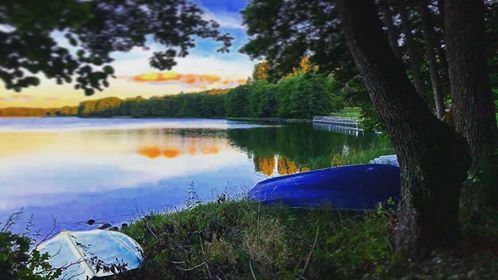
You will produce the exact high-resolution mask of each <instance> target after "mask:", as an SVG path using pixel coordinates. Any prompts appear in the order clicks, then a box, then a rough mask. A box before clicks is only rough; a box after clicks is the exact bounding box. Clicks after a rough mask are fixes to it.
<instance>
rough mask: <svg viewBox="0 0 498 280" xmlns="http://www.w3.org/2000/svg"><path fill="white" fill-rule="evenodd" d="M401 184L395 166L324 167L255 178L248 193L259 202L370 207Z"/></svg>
mask: <svg viewBox="0 0 498 280" xmlns="http://www.w3.org/2000/svg"><path fill="white" fill-rule="evenodd" d="M400 188H401V181H400V172H399V168H398V167H396V166H392V165H385V164H365V165H351V166H342V167H336V168H326V169H320V170H314V171H309V172H303V173H298V174H293V175H287V176H282V177H276V178H271V179H268V180H265V181H262V182H259V183H258V184H257V185H256V186H255V187H254V188H253V189H252V190H250V191H249V193H248V197H249V198H250V199H253V200H256V201H258V202H261V203H263V204H275V203H282V204H284V205H287V206H290V207H319V206H323V205H327V204H330V205H332V206H333V207H334V208H337V209H344V210H365V209H374V208H375V207H377V206H378V205H379V203H384V202H386V201H388V200H389V199H392V200H394V201H395V202H396V201H397V200H398V198H399V193H400Z"/></svg>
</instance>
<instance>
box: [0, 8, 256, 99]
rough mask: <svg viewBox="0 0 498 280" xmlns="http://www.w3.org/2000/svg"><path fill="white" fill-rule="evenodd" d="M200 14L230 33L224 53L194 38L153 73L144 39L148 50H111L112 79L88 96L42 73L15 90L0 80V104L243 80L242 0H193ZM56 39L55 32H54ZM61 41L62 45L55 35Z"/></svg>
mask: <svg viewBox="0 0 498 280" xmlns="http://www.w3.org/2000/svg"><path fill="white" fill-rule="evenodd" d="M197 2H198V3H199V4H200V6H201V7H202V8H203V9H204V11H205V13H206V16H207V17H208V18H212V19H214V20H216V21H218V22H219V23H220V25H221V29H222V31H224V32H229V33H230V34H231V35H232V36H233V37H234V40H233V46H232V47H231V48H230V53H228V54H226V53H225V54H222V53H217V52H216V49H217V48H218V47H219V46H220V45H219V44H218V43H216V42H213V41H210V40H201V39H198V40H197V44H196V47H195V48H194V49H192V50H191V51H190V55H189V56H187V57H186V58H181V59H178V60H177V62H178V64H177V65H176V66H175V67H173V69H172V70H171V71H167V72H159V71H158V70H155V69H152V68H151V67H150V66H149V64H148V58H149V57H151V54H152V52H154V51H155V50H159V49H160V47H159V46H158V45H156V44H153V43H151V44H149V45H148V47H149V50H143V49H141V48H135V49H133V50H132V51H130V52H128V53H115V54H113V58H115V61H114V62H113V63H112V65H113V66H114V69H115V71H116V77H117V78H116V79H112V80H111V81H110V83H111V86H110V87H108V88H106V89H105V90H104V91H102V92H97V93H96V94H95V95H93V96H91V97H85V96H84V94H83V92H82V91H78V90H75V89H74V88H73V86H72V85H71V84H66V85H57V84H56V83H55V82H54V81H49V80H47V79H45V78H44V77H43V76H40V78H41V84H40V85H39V86H37V87H31V88H28V89H24V90H23V91H21V92H20V93H16V92H14V91H8V90H6V89H5V86H4V84H3V82H1V81H0V107H20V106H22V107H60V106H64V105H76V104H78V103H79V102H80V101H82V100H87V99H97V98H102V97H108V96H117V97H121V98H127V97H135V96H143V97H150V96H158V95H167V94H177V93H179V92H194V91H200V90H205V89H211V88H227V87H233V86H236V85H238V84H241V83H244V82H245V81H246V80H247V78H248V77H249V76H250V75H251V73H252V69H253V65H254V64H255V63H256V62H254V61H251V60H250V59H249V57H248V56H246V55H244V54H241V53H239V52H238V50H239V49H240V47H241V46H242V45H243V44H244V43H245V42H247V36H246V34H245V30H244V28H243V26H242V18H241V15H240V10H241V9H242V8H243V7H244V6H245V4H246V0H197ZM55 37H56V38H60V36H58V35H55ZM58 41H60V42H61V44H66V43H65V42H64V41H63V40H62V39H58Z"/></svg>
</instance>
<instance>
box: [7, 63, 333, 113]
mask: <svg viewBox="0 0 498 280" xmlns="http://www.w3.org/2000/svg"><path fill="white" fill-rule="evenodd" d="M334 90H335V88H334V83H333V80H332V79H331V78H329V77H327V76H324V75H320V74H314V73H305V74H299V75H296V76H292V77H289V78H286V79H283V80H281V81H280V82H278V83H276V84H274V83H270V82H268V81H265V80H258V81H253V82H250V83H248V84H245V85H241V86H238V87H235V88H232V89H230V90H211V91H206V92H201V93H184V94H177V95H167V96H162V97H151V98H149V99H145V98H142V97H136V98H129V99H124V100H122V99H119V98H117V97H107V98H102V99H98V100H88V101H84V102H81V103H80V105H79V106H78V107H64V108H61V109H60V110H58V109H31V111H29V110H25V109H26V108H10V109H0V116H9V114H8V113H13V112H15V111H17V110H19V112H22V114H15V116H29V113H33V114H32V115H31V116H79V117H114V116H130V117H135V118H144V117H202V118H217V117H219V118H221V117H249V118H267V117H280V118H311V117H313V116H314V115H323V114H329V113H330V112H331V111H334V110H338V109H340V108H341V107H342V98H341V97H340V96H339V95H338V94H334ZM11 116H12V115H11Z"/></svg>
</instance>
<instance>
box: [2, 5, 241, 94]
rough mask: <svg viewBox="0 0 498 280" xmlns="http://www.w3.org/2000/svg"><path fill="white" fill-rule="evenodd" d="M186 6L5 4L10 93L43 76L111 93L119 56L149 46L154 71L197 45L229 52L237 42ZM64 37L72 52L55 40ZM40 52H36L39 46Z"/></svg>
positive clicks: (4, 64)
mask: <svg viewBox="0 0 498 280" xmlns="http://www.w3.org/2000/svg"><path fill="white" fill-rule="evenodd" d="M203 15H204V14H203V11H202V10H201V8H200V7H198V6H197V5H196V4H195V3H193V2H191V1H187V0H137V1H119V0H110V1H77V0H61V1H51V0H38V1H27V0H26V1H24V0H22V1H17V0H5V1H2V2H1V3H0V27H2V28H1V29H0V79H2V81H3V82H4V84H5V87H6V88H7V89H10V90H15V91H20V90H22V89H23V88H26V87H29V86H36V85H38V84H39V78H38V77H37V74H44V75H45V76H46V77H47V78H48V79H54V80H55V81H56V82H57V83H58V84H63V83H73V84H74V87H75V88H76V89H81V90H83V91H84V93H85V94H86V95H92V94H93V93H94V92H95V90H98V91H101V90H103V88H105V87H107V86H109V80H108V79H109V77H112V76H113V73H114V70H113V68H112V67H111V66H110V65H109V63H110V62H112V61H113V59H112V56H111V54H112V53H113V52H126V51H129V50H131V49H132V48H133V47H143V48H146V47H147V43H148V42H150V41H152V42H155V43H157V44H159V45H160V46H162V47H163V48H164V50H161V51H156V52H154V54H153V56H152V57H151V58H150V65H151V66H152V67H154V68H157V69H160V70H164V69H169V68H171V67H172V66H174V65H175V57H184V56H186V55H188V53H189V49H190V48H192V47H194V46H195V38H196V37H200V38H212V39H213V40H215V41H218V42H220V44H221V46H220V48H219V51H222V52H226V51H228V48H229V47H230V45H231V39H232V37H231V36H230V35H228V34H222V33H221V32H220V31H219V24H218V23H217V22H215V21H213V20H206V19H205V17H203ZM55 36H59V37H64V38H65V39H66V41H67V45H66V44H63V43H61V40H56V39H55V38H54V37H55ZM35 46H36V47H35Z"/></svg>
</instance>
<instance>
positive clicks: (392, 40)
mask: <svg viewBox="0 0 498 280" xmlns="http://www.w3.org/2000/svg"><path fill="white" fill-rule="evenodd" d="M379 8H380V11H381V12H382V15H383V17H382V18H383V21H384V25H385V26H386V28H387V38H388V39H389V45H391V48H392V49H393V51H394V55H395V56H396V57H397V58H398V59H399V60H402V54H401V49H400V48H399V45H398V33H397V32H396V27H394V22H393V12H392V10H391V7H389V5H388V3H387V0H379Z"/></svg>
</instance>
